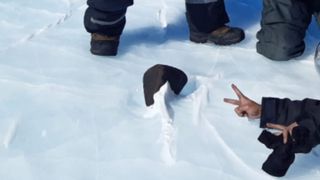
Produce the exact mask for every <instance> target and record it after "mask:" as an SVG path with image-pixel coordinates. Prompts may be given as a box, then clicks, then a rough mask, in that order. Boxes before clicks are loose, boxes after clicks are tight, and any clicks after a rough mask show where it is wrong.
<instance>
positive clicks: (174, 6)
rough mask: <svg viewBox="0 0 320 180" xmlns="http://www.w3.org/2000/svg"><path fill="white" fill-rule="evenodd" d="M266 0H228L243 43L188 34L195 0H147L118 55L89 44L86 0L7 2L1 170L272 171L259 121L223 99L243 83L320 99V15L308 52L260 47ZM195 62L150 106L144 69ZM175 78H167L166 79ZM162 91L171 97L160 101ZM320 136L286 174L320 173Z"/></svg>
mask: <svg viewBox="0 0 320 180" xmlns="http://www.w3.org/2000/svg"><path fill="white" fill-rule="evenodd" d="M261 3H262V2H261V1H260V0H226V4H227V9H228V11H229V14H230V18H231V25H236V26H240V27H243V28H244V29H245V31H246V36H247V37H246V39H245V40H244V41H243V42H241V43H240V44H237V45H233V46H229V47H218V46H215V45H212V44H200V45H199V44H194V43H191V42H189V41H188V30H187V25H186V21H185V17H184V12H185V10H184V0H158V1H152V0H136V4H135V6H133V7H130V8H129V11H128V15H127V20H128V23H127V26H126V29H125V32H124V34H123V36H122V39H121V40H122V41H121V46H120V52H119V56H117V57H115V58H108V57H97V56H93V55H91V54H90V53H89V51H88V50H89V38H90V36H89V34H88V33H87V32H85V30H84V28H83V25H82V21H83V20H82V19H83V13H84V10H85V9H86V4H85V0H41V1H37V2H35V1H33V0H2V1H1V2H0V17H1V18H0V27H1V28H0V34H1V37H0V92H1V93H0V179H1V180H21V179H23V180H44V179H46V180H80V179H83V180H87V179H88V180H89V179H90V180H92V179H94V180H106V179H107V180H129V179H130V180H158V179H161V180H169V179H170V180H180V179H181V180H195V179H201V180H209V179H230V180H238V179H273V177H271V176H269V175H267V174H266V173H264V172H263V171H262V170H261V165H262V163H263V162H264V161H265V159H266V158H267V156H268V155H269V154H270V152H271V150H268V149H266V148H265V147H264V146H263V145H262V144H260V143H259V142H258V141H257V137H258V135H259V134H260V132H261V129H259V128H258V121H256V122H251V121H250V122H249V121H248V120H246V119H240V118H238V117H236V115H235V114H234V113H233V107H232V106H230V105H228V104H225V103H223V101H222V100H223V98H224V97H235V95H234V93H233V92H232V90H231V88H230V85H231V83H235V84H237V85H238V87H239V88H240V89H241V90H242V91H243V92H244V93H245V94H246V95H248V96H249V97H251V98H253V99H254V100H256V101H258V102H260V100H261V97H262V96H277V97H289V98H293V99H303V98H305V97H309V98H318V99H320V94H319V89H320V78H319V74H318V73H317V72H316V69H315V68H314V62H313V51H314V47H315V44H316V43H317V41H318V40H319V39H320V33H319V32H320V30H319V29H318V27H317V26H316V24H315V23H314V22H313V24H312V25H311V26H310V28H309V30H308V34H307V37H306V42H307V50H306V52H305V53H304V55H303V56H301V57H299V58H297V59H296V60H294V61H289V62H272V61H270V60H268V59H266V58H264V57H262V56H260V55H259V54H257V53H256V52H255V43H256V38H255V33H256V32H257V30H258V29H259V18H260V10H261ZM159 63H161V64H167V65H171V66H175V67H177V68H180V69H182V70H184V71H185V72H186V73H187V75H188V76H189V82H188V84H187V86H186V87H185V88H184V90H183V92H182V95H180V96H178V97H171V101H170V102H169V103H168V104H164V103H163V98H164V97H163V96H161V95H164V93H163V92H165V89H164V90H163V91H161V92H160V93H159V95H158V96H157V100H158V101H159V102H160V105H159V106H154V107H153V108H146V107H145V104H144V99H143V89H142V76H143V73H144V72H145V70H147V69H148V68H149V67H151V66H153V65H154V64H159ZM164 88H166V87H164ZM161 102H162V104H161ZM319 161H320V148H315V149H314V151H313V152H312V153H310V154H308V155H298V156H297V158H296V161H295V163H294V164H293V165H292V166H291V168H290V170H289V172H288V173H287V175H286V177H285V178H283V179H320V164H319Z"/></svg>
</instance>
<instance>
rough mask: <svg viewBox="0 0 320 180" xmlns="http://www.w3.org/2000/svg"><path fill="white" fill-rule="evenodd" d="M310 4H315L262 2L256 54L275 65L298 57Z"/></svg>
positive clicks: (300, 0)
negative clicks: (275, 62) (276, 62)
mask: <svg viewBox="0 0 320 180" xmlns="http://www.w3.org/2000/svg"><path fill="white" fill-rule="evenodd" d="M311 1H314V2H316V1H319V0H263V11H262V19H261V29H260V31H259V32H258V33H257V39H258V42H257V45H256V47H257V52H258V53H260V54H262V55H263V56H265V57H267V58H269V59H271V60H277V61H283V60H289V59H292V58H294V57H297V56H300V55H301V54H302V53H303V52H304V49H305V43H304V37H305V34H306V30H307V28H308V26H309V24H310V21H311V17H312V13H313V11H314V9H313V7H312V6H311V5H310V4H311V3H310V2H311Z"/></svg>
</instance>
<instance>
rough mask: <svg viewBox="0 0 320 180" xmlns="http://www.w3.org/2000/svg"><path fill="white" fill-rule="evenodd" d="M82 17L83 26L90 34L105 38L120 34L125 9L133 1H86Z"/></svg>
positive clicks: (122, 27)
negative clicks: (101, 35)
mask: <svg viewBox="0 0 320 180" xmlns="http://www.w3.org/2000/svg"><path fill="white" fill-rule="evenodd" d="M87 4H88V5H89V7H88V9H87V10H86V12H85V15H84V26H85V28H86V30H87V31H88V32H90V33H99V34H103V35H107V36H119V35H121V34H122V31H123V29H124V26H125V23H126V17H125V15H126V11H127V7H128V6H130V5H132V4H133V0H121V1H120V0H88V1H87Z"/></svg>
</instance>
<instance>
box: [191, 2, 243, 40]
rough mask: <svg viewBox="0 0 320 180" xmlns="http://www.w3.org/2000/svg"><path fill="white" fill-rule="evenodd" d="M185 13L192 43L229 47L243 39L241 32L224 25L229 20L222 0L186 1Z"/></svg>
mask: <svg viewBox="0 0 320 180" xmlns="http://www.w3.org/2000/svg"><path fill="white" fill-rule="evenodd" d="M186 11H187V13H186V16H187V21H188V25H189V31H190V40H191V41H193V42H196V43H205V42H207V41H208V40H209V41H211V42H214V43H215V44H218V45H229V44H234V43H237V42H240V41H241V40H243V39H244V32H243V30H241V29H239V28H232V27H228V26H226V25H225V24H226V23H228V22H229V18H228V14H227V12H226V9H225V5H224V0H186Z"/></svg>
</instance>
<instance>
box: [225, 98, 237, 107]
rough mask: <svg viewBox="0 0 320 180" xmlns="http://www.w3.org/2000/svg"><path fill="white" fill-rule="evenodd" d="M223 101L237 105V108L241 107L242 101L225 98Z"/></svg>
mask: <svg viewBox="0 0 320 180" xmlns="http://www.w3.org/2000/svg"><path fill="white" fill-rule="evenodd" d="M223 101H224V102H226V103H229V104H233V105H237V106H239V105H240V101H238V100H235V99H229V98H224V99H223Z"/></svg>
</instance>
